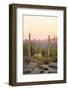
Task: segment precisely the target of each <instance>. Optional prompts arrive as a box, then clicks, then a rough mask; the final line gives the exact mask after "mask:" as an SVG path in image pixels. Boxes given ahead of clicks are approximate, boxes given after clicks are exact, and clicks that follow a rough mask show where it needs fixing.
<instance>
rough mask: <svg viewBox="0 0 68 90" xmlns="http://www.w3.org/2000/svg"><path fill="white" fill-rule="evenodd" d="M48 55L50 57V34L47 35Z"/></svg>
mask: <svg viewBox="0 0 68 90" xmlns="http://www.w3.org/2000/svg"><path fill="white" fill-rule="evenodd" d="M48 57H50V35H49V36H48Z"/></svg>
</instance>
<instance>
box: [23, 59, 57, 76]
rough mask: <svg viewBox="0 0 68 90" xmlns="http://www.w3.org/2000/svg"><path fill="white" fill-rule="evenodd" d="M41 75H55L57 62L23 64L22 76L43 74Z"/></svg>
mask: <svg viewBox="0 0 68 90" xmlns="http://www.w3.org/2000/svg"><path fill="white" fill-rule="evenodd" d="M43 73H46V74H47V73H57V62H51V63H49V64H48V63H43V64H40V65H39V64H38V63H37V62H32V61H30V62H29V63H24V66H23V74H43Z"/></svg>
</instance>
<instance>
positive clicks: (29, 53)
mask: <svg viewBox="0 0 68 90" xmlns="http://www.w3.org/2000/svg"><path fill="white" fill-rule="evenodd" d="M28 55H29V57H31V34H30V33H29V46H28Z"/></svg>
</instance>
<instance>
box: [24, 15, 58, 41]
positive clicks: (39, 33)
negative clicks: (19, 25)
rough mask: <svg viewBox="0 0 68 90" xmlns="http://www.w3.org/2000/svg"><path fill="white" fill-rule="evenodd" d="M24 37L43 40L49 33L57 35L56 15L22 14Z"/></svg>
mask: <svg viewBox="0 0 68 90" xmlns="http://www.w3.org/2000/svg"><path fill="white" fill-rule="evenodd" d="M23 23H24V24H23V26H24V27H23V28H24V39H28V37H29V33H30V34H31V40H33V39H37V40H45V39H47V38H48V35H50V37H51V38H53V37H54V36H55V37H57V29H58V28H57V17H54V16H28V15H25V16H23Z"/></svg>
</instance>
